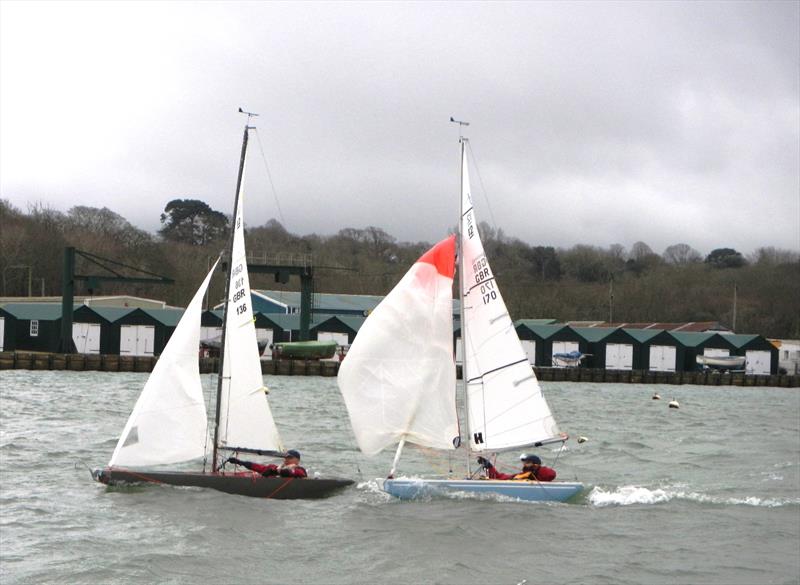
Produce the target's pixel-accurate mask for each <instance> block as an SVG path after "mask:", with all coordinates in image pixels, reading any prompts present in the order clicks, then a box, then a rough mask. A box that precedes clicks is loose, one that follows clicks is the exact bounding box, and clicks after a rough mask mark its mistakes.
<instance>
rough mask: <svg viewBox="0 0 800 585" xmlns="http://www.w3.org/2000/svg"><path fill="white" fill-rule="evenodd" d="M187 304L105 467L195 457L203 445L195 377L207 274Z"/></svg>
mask: <svg viewBox="0 0 800 585" xmlns="http://www.w3.org/2000/svg"><path fill="white" fill-rule="evenodd" d="M216 267H217V263H214V266H213V267H212V268H211V271H210V272H209V273H208V275H207V276H206V278H205V280H204V281H203V284H202V285H200V288H199V289H197V292H196V293H195V295H194V298H193V299H192V300H191V302H190V303H189V306H188V307H186V311H184V313H183V316H182V317H181V320H180V322H179V323H178V326H177V327H176V328H175V332H174V333H173V334H172V337H170V340H169V343H167V346H166V347H165V348H164V352H163V353H162V354H161V356H160V357H159V359H158V361H157V362H156V365H155V367H154V368H153V372H152V373H151V374H150V377H149V378H148V380H147V383H145V386H144V389H143V390H142V393H141V394H140V395H139V399H138V400H137V401H136V405H135V406H134V408H133V412H132V413H131V416H130V418H128V422H127V424H126V425H125V428H124V429H123V431H122V435H121V436H120V438H119V442H118V443H117V447H116V449H114V454H113V455H112V456H111V461H109V466H114V465H119V466H124V467H138V466H145V465H160V464H166V463H178V462H181V461H189V460H192V459H199V458H201V457H203V455H204V453H205V448H206V445H207V444H208V441H207V436H208V419H207V417H206V407H205V402H204V400H203V388H202V384H201V381H200V367H199V364H198V355H197V352H198V347H199V346H200V316H201V313H202V309H203V297H204V296H205V293H206V289H207V288H208V283H209V281H210V280H211V274H212V273H213V272H214V270H215V269H216Z"/></svg>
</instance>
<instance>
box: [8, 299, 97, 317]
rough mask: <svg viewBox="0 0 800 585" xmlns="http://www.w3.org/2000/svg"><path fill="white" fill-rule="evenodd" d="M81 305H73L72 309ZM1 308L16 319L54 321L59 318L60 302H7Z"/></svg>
mask: <svg viewBox="0 0 800 585" xmlns="http://www.w3.org/2000/svg"><path fill="white" fill-rule="evenodd" d="M82 306H83V305H73V307H72V308H73V310H75V309H78V308H80V307H82ZM0 308H2V309H3V310H4V311H6V312H7V313H8V314H9V315H12V316H13V317H16V318H17V319H24V320H30V319H38V320H40V321H56V320H58V319H61V304H60V303H7V304H5V305H3V306H2V307H0Z"/></svg>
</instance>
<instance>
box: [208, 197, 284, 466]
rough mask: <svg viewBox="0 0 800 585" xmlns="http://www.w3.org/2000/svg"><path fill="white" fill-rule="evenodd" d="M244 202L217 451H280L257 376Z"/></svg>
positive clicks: (237, 225) (237, 228)
mask: <svg viewBox="0 0 800 585" xmlns="http://www.w3.org/2000/svg"><path fill="white" fill-rule="evenodd" d="M243 203H244V193H243V192H242V190H241V189H240V192H239V197H238V205H237V206H236V211H235V218H234V223H233V230H234V231H233V247H232V252H231V261H230V270H229V278H230V285H229V287H228V291H229V293H228V294H229V295H230V298H229V299H228V311H227V315H226V318H225V328H226V329H225V356H224V359H223V367H222V374H221V375H222V389H221V393H220V402H219V404H220V412H219V430H218V437H219V439H218V446H219V447H227V448H228V449H237V448H238V449H256V450H263V451H283V450H284V449H283V443H282V442H281V438H280V435H279V433H278V428H277V427H276V426H275V421H274V419H273V418H272V411H271V410H270V408H269V402H268V401H267V389H266V388H265V387H264V381H263V378H262V375H261V360H260V357H259V355H258V343H257V341H256V328H255V324H254V317H253V307H252V306H251V299H250V278H249V276H248V274H247V258H246V252H245V246H244V220H243V211H242V207H243Z"/></svg>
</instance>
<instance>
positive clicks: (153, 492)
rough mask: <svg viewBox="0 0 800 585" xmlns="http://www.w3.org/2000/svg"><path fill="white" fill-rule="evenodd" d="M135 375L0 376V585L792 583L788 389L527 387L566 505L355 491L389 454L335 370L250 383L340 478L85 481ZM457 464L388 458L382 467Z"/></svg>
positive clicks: (113, 433)
mask: <svg viewBox="0 0 800 585" xmlns="http://www.w3.org/2000/svg"><path fill="white" fill-rule="evenodd" d="M146 376H147V374H135V373H102V372H32V371H4V372H0V583H2V584H3V585H11V584H15V583H70V584H71V583H92V584H98V583H103V584H105V583H176V584H178V583H205V584H209V585H210V584H218V583H222V584H224V583H232V584H238V583H321V584H326V583H331V584H334V583H354V584H360V583H365V584H366V583H370V584H394V583H398V584H407V583H443V584H450V583H459V584H460V583H465V584H469V583H491V584H494V583H499V584H510V585H516V584H519V583H526V584H531V585H533V584H544V583H592V584H604V583H613V584H626V583H635V584H639V583H642V584H657V583H671V584H679V583H693V584H694V583H719V584H732V583H747V584H750V583H786V584H797V583H798V582H800V461H799V459H800V392H799V391H798V390H796V389H786V388H739V387H708V386H702V387H701V386H666V387H658V386H653V385H647V386H645V385H630V384H624V385H613V384H588V383H544V384H543V388H544V391H545V394H546V396H547V399H548V401H549V403H550V405H551V407H552V409H553V411H554V414H555V416H556V418H557V420H558V421H559V425H560V427H561V430H562V431H565V432H568V433H569V434H570V435H571V439H570V440H569V441H568V443H567V447H566V448H565V449H564V450H563V451H559V450H558V449H556V448H550V447H548V448H546V449H539V450H538V451H537V452H538V453H539V454H540V455H541V456H542V457H543V459H544V460H545V463H546V464H550V465H551V466H554V467H555V468H556V469H557V471H558V473H559V477H560V478H562V479H569V480H572V479H575V478H578V479H580V480H581V481H583V482H584V483H585V484H586V490H585V492H584V494H583V495H582V496H580V497H579V498H577V499H576V500H575V501H573V502H570V503H567V504H552V503H551V504H547V503H523V502H517V501H510V500H503V499H492V498H481V499H479V498H469V497H457V496H454V497H442V498H435V499H428V500H424V501H415V502H402V501H398V500H394V499H392V498H391V497H389V496H387V495H385V494H384V493H382V492H381V491H380V490H379V489H378V488H377V484H376V482H375V480H374V478H377V477H380V476H384V475H385V474H386V473H387V471H388V469H389V467H390V465H391V459H392V456H393V454H394V453H393V452H384V453H382V454H381V455H379V456H377V457H375V458H372V459H367V458H365V457H363V456H362V455H360V453H359V452H358V450H357V449H356V446H355V440H354V438H353V435H352V432H351V430H350V428H349V424H348V420H347V413H346V410H345V407H344V404H343V402H342V399H341V396H340V394H339V392H338V389H337V387H336V380H335V379H331V378H319V377H270V376H267V377H265V380H266V383H267V385H268V386H269V387H270V388H271V391H272V392H271V395H270V401H271V404H272V408H273V412H274V415H275V418H276V420H277V422H278V424H279V426H280V428H281V432H282V435H283V437H284V440H285V442H286V444H287V446H290V447H294V448H297V449H299V450H300V451H301V452H302V453H303V462H304V464H305V466H306V467H307V468H308V469H309V471H310V472H311V473H312V474H313V473H318V474H320V475H325V476H330V475H334V476H345V477H351V478H354V479H357V480H358V484H357V486H354V487H352V488H349V489H347V490H346V491H344V492H342V493H341V494H340V495H337V496H334V497H332V498H329V499H326V500H316V501H280V500H259V499H253V498H246V497H242V496H231V495H227V494H223V493H220V492H216V491H213V490H203V489H196V488H175V487H166V486H148V487H135V488H127V489H110V488H107V487H105V486H103V485H100V484H97V483H95V482H93V481H92V479H91V477H90V473H89V467H97V466H102V465H105V464H106V463H107V461H108V459H109V457H110V456H111V453H112V451H113V449H114V446H115V444H116V441H117V438H118V436H119V433H120V432H121V430H122V428H123V426H124V424H125V421H126V420H127V417H128V414H129V413H130V410H131V408H132V407H133V405H134V402H135V401H136V398H137V397H138V394H139V392H140V390H141V388H142V386H143V384H144V382H145V379H146ZM204 383H205V384H206V386H207V389H208V391H210V390H211V388H212V387H213V386H214V384H215V377H214V376H205V377H204ZM654 391H658V392H659V393H660V394H661V396H662V397H663V400H660V401H656V400H652V399H651V396H652V394H653V392H654ZM673 397H674V398H676V399H677V400H678V401H679V402H680V405H681V407H680V409H677V410H675V409H669V408H668V407H667V402H668V401H669V400H670V399H672V398H673ZM578 436H584V437H586V438H587V439H588V440H587V441H586V442H583V443H580V444H579V443H578V442H577V441H576V440H575V438H576V437H578ZM516 456H517V454H508V455H505V456H504V457H503V458H502V460H501V464H500V465H499V467H500V468H501V469H505V470H506V471H508V470H510V469H513V468H514V467H516V466H517V465H518V462H517V461H515V459H516ZM465 461H466V460H465V455H463V453H462V452H460V451H459V452H455V453H454V454H453V455H452V456H451V457H449V456H446V455H445V456H442V455H441V454H438V453H433V452H427V451H423V450H414V449H407V451H406V452H405V454H404V456H403V458H402V459H401V462H400V468H399V473H398V475H406V476H418V475H426V474H430V473H441V472H447V471H448V470H449V469H450V468H452V469H453V470H454V471H456V472H460V471H461V470H463V468H464V466H465Z"/></svg>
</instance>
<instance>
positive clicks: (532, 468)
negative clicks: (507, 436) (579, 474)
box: [478, 453, 556, 481]
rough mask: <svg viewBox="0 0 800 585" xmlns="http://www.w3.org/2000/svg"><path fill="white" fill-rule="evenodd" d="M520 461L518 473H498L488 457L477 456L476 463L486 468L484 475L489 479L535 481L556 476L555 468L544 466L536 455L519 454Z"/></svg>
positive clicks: (551, 479) (546, 479) (552, 478)
mask: <svg viewBox="0 0 800 585" xmlns="http://www.w3.org/2000/svg"><path fill="white" fill-rule="evenodd" d="M520 461H522V471H521V472H519V473H500V472H499V471H497V469H495V466H494V465H493V464H492V462H491V461H489V460H488V459H484V458H483V457H478V463H479V464H480V465H481V466H483V468H484V469H485V470H486V476H487V477H488V478H489V479H518V480H528V481H530V480H536V481H553V480H554V479H555V478H556V470H555V469H551V468H550V467H544V466H543V465H542V460H541V459H539V458H538V457H537V456H536V455H526V454H524V453H523V454H522V455H520Z"/></svg>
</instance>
